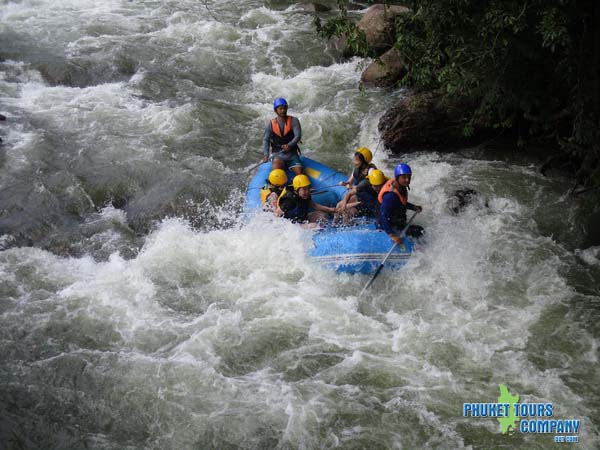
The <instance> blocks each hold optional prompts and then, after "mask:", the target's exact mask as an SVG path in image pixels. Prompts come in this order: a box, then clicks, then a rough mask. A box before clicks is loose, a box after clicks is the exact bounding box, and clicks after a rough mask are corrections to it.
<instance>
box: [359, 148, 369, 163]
mask: <svg viewBox="0 0 600 450" xmlns="http://www.w3.org/2000/svg"><path fill="white" fill-rule="evenodd" d="M356 153H358V154H360V155H362V157H363V159H364V160H365V162H366V163H367V164H369V163H370V162H371V160H372V159H373V153H371V150H369V149H368V148H367V147H361V148H359V149H358V150H356Z"/></svg>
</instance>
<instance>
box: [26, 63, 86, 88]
mask: <svg viewBox="0 0 600 450" xmlns="http://www.w3.org/2000/svg"><path fill="white" fill-rule="evenodd" d="M33 66H34V68H35V69H36V70H38V71H39V72H40V74H41V75H42V78H43V79H44V80H45V81H46V83H48V84H49V85H50V86H73V87H85V86H87V85H88V84H89V80H88V76H87V74H86V71H85V70H84V69H83V68H81V67H79V66H77V65H75V64H72V63H69V62H68V61H60V60H59V61H47V62H38V63H35V64H34V65H33Z"/></svg>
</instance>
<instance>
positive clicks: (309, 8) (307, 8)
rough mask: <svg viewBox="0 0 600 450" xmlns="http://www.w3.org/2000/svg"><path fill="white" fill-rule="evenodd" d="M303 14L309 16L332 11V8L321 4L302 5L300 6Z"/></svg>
mask: <svg viewBox="0 0 600 450" xmlns="http://www.w3.org/2000/svg"><path fill="white" fill-rule="evenodd" d="M299 6H300V9H301V10H302V12H304V13H307V14H316V13H323V12H329V11H331V8H330V7H329V6H327V5H323V4H321V3H312V2H311V3H302V4H300V5H299Z"/></svg>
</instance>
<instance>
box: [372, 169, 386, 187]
mask: <svg viewBox="0 0 600 450" xmlns="http://www.w3.org/2000/svg"><path fill="white" fill-rule="evenodd" d="M368 178H369V183H371V185H373V186H380V185H382V184H383V183H385V182H386V181H387V177H386V176H385V175H384V174H383V172H382V171H381V170H379V169H375V170H371V172H370V173H369V175H368Z"/></svg>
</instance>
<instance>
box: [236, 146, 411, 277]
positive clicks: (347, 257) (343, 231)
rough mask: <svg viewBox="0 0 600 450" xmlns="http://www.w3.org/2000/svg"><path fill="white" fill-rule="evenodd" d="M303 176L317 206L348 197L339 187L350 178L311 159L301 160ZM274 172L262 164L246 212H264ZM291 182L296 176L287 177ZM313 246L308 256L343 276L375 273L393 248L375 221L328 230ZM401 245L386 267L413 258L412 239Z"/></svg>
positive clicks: (316, 236) (320, 233) (321, 232)
mask: <svg viewBox="0 0 600 450" xmlns="http://www.w3.org/2000/svg"><path fill="white" fill-rule="evenodd" d="M301 159H302V164H303V165H304V173H305V174H306V175H308V177H309V178H310V180H311V183H312V185H311V188H312V190H313V194H312V198H313V200H314V201H315V202H317V203H321V204H324V205H327V206H335V205H336V204H337V203H338V202H339V201H340V200H341V199H342V198H343V196H344V195H345V194H346V192H347V190H346V188H345V187H342V186H338V183H339V182H340V181H346V180H347V179H348V176H347V175H345V174H343V173H341V172H339V171H337V170H334V169H332V168H331V167H328V166H326V165H324V164H321V163H319V162H317V161H315V160H312V159H310V158H306V157H304V156H302V157H301ZM270 172H271V163H264V164H261V165H260V166H259V168H258V171H257V173H256V175H255V176H254V177H253V178H252V180H251V181H250V184H249V185H248V190H247V192H246V204H245V212H246V213H250V214H251V213H254V212H257V211H261V210H262V205H261V201H260V190H261V188H262V187H263V186H264V185H265V184H266V180H267V177H268V176H269V173H270ZM288 179H289V180H290V182H291V180H292V179H293V174H292V173H291V172H289V173H288ZM312 240H313V244H314V245H313V246H312V248H311V249H310V251H309V254H310V255H311V256H312V257H313V258H315V259H316V260H317V261H319V262H320V263H321V264H322V265H323V266H325V267H327V268H329V269H332V270H335V271H337V272H342V273H350V274H354V273H363V274H368V273H372V272H374V271H375V270H376V269H377V267H378V266H379V265H380V264H381V261H383V259H384V258H385V256H386V255H387V253H388V252H389V250H390V248H391V247H392V245H393V242H392V240H391V239H390V238H389V236H388V235H387V234H386V233H384V232H383V231H381V230H378V229H377V227H376V224H375V223H374V221H372V222H369V221H367V220H361V221H359V222H358V223H357V224H355V225H350V226H343V227H327V228H324V229H321V230H318V231H315V232H314V233H313V238H312ZM402 241H403V243H402V245H398V246H396V249H395V251H394V253H392V254H391V255H390V257H389V258H388V260H387V262H386V264H385V267H386V268H389V269H399V268H400V267H402V266H404V265H405V264H406V262H407V261H408V258H410V255H411V254H412V252H413V249H414V243H413V241H412V239H410V238H407V237H404V238H403V239H402Z"/></svg>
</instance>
